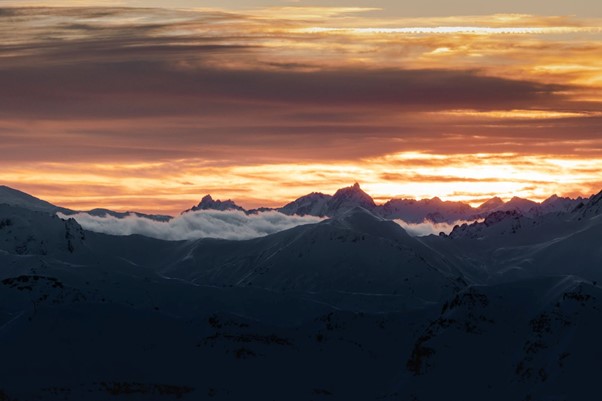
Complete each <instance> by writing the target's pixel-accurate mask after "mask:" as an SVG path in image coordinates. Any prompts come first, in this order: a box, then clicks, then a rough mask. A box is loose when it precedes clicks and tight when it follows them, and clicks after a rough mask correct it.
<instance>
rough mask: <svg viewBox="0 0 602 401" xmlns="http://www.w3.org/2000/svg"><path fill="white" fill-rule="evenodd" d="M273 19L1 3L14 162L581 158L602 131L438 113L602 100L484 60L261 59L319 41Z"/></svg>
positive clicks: (7, 153) (1, 96) (568, 122)
mask: <svg viewBox="0 0 602 401" xmlns="http://www.w3.org/2000/svg"><path fill="white" fill-rule="evenodd" d="M132 17H136V18H132ZM241 24H242V25H241ZM262 24H263V25H262ZM265 24H268V23H267V22H265V21H263V22H260V21H257V20H254V19H252V18H249V17H248V16H241V15H235V14H227V13H190V12H179V11H168V10H133V9H122V8H115V9H104V8H102V9H101V8H92V9H69V8H65V9H53V8H33V9H11V10H3V12H2V13H0V34H2V35H6V36H5V37H11V38H13V39H12V40H10V41H5V42H4V43H3V44H0V59H2V63H1V64H0V88H1V90H0V118H1V119H2V121H1V122H0V150H2V151H3V153H4V157H3V161H4V162H5V163H6V162H14V161H19V160H20V161H24V162H25V161H30V160H33V161H35V160H55V161H56V160H60V161H77V160H108V161H114V160H128V159H129V160H157V159H161V160H166V159H174V158H193V157H194V158H205V159H211V160H214V161H215V162H216V163H217V162H224V160H227V161H228V160H229V161H231V160H233V159H236V163H239V164H244V163H252V162H270V161H291V160H335V159H338V160H341V159H348V160H349V159H357V158H362V157H372V156H377V155H382V154H383V153H391V152H396V151H403V150H418V151H427V152H435V153H436V152H443V153H468V152H481V151H496V152H500V151H524V150H525V147H528V148H530V149H532V150H533V149H535V150H537V149H539V150H540V151H550V150H551V149H552V148H553V149H554V150H555V151H557V152H571V151H573V149H574V148H575V146H577V145H575V146H567V145H566V144H554V143H555V141H558V140H560V139H565V138H567V136H568V135H569V133H570V135H572V137H574V138H577V139H596V138H598V137H599V126H600V118H598V117H595V118H593V117H588V118H565V119H554V120H549V119H548V120H544V119H542V120H534V121H529V122H524V121H507V120H496V119H492V118H473V119H466V120H462V119H457V118H455V119H453V120H446V119H442V118H432V116H431V115H429V113H432V112H439V111H446V110H457V109H471V110H476V111H490V110H512V109H545V110H571V109H575V108H578V109H583V108H588V107H589V109H591V110H596V108H598V107H599V105H596V104H589V105H588V104H584V103H575V102H572V101H571V100H570V99H569V98H567V97H566V95H565V93H567V92H570V91H574V90H577V89H578V88H572V87H569V86H562V85H551V84H543V83H540V82H537V81H534V80H532V81H530V80H528V79H522V80H521V79H508V78H500V77H493V76H488V75H487V74H486V73H485V72H484V71H482V70H477V69H458V68H453V69H452V68H449V69H445V68H440V69H402V68H400V69H393V68H375V67H374V65H376V63H374V64H372V65H371V66H370V67H368V68H361V67H358V66H355V65H354V64H353V63H349V65H347V64H345V63H341V64H339V65H330V64H328V63H326V62H324V63H323V64H324V65H322V64H321V59H320V57H319V56H320V51H319V50H311V51H313V52H314V53H315V55H314V57H313V59H314V61H315V63H314V64H312V63H308V62H305V61H306V60H303V62H301V61H300V60H297V59H296V58H294V57H291V56H288V57H282V58H281V59H280V58H274V57H272V58H269V57H268V58H265V57H263V56H265V54H266V53H269V52H270V47H269V46H268V45H267V44H266V43H267V42H269V41H270V40H273V39H274V37H276V38H279V36H278V35H281V37H282V38H283V37H285V36H286V35H288V36H286V37H287V38H288V39H289V40H293V41H296V42H298V43H300V44H303V45H307V44H310V43H313V42H320V40H321V38H319V37H311V38H306V37H295V36H294V35H292V34H286V35H285V34H283V33H280V34H271V33H269V32H264V31H262V29H260V28H261V27H263V26H264V25H265ZM258 26H259V27H260V28H257V27H258ZM223 27H230V28H228V29H224V28H223ZM15 32H16V33H15ZM216 32H217V33H216ZM9 33H10V34H12V35H11V36H9ZM401 45H403V44H401ZM266 60H270V61H266ZM451 67H454V66H451ZM450 135H452V136H450ZM453 135H455V136H453Z"/></svg>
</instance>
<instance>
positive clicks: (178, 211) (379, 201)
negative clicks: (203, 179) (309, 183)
mask: <svg viewBox="0 0 602 401" xmlns="http://www.w3.org/2000/svg"><path fill="white" fill-rule="evenodd" d="M356 184H357V185H358V187H359V189H361V190H362V191H363V192H365V193H366V194H367V195H368V196H370V198H371V199H372V200H374V203H375V204H376V206H383V205H384V204H386V203H387V202H389V201H394V200H409V201H417V202H420V201H429V200H435V199H437V198H438V199H439V200H441V201H442V202H456V203H463V204H466V205H468V206H470V207H471V208H473V209H478V208H479V206H482V205H484V204H485V203H487V202H488V201H490V200H492V199H495V198H499V199H501V200H502V201H503V202H504V203H508V202H510V201H511V200H512V199H514V198H518V199H524V200H529V201H533V202H536V203H538V204H541V203H542V202H544V201H545V200H548V199H551V198H553V197H555V196H558V197H561V198H568V199H571V200H578V199H583V200H587V199H589V198H592V197H594V196H596V195H597V194H599V193H600V192H602V188H601V191H598V192H594V193H592V194H589V195H581V196H576V197H563V196H560V195H558V194H552V195H549V196H547V197H546V198H544V199H542V200H534V199H530V198H521V197H518V196H515V197H513V198H506V199H504V198H502V197H499V196H492V197H491V198H488V199H485V200H483V201H482V202H478V203H469V202H463V201H450V200H446V199H443V198H441V197H439V196H434V197H432V198H422V199H418V198H403V197H392V198H388V199H378V198H375V197H373V196H372V194H371V193H370V192H369V191H367V190H366V189H365V188H364V187H363V185H362V184H361V183H358V182H355V183H354V184H351V185H347V186H344V187H341V188H338V189H337V191H338V190H339V189H346V188H352V187H354V186H355V185H356ZM2 186H4V187H6V188H8V189H9V190H14V191H18V192H22V193H24V194H26V195H30V196H33V197H34V198H37V199H39V200H42V201H46V202H49V203H51V204H53V205H54V206H58V207H63V208H67V209H71V210H73V211H75V212H86V211H90V210H94V209H106V210H110V211H114V212H119V213H144V214H148V215H169V216H171V217H174V216H178V215H179V214H181V213H183V212H185V211H186V210H188V209H190V208H191V207H194V206H197V205H199V204H200V202H201V201H202V200H203V199H204V198H205V197H207V196H209V197H211V198H212V200H214V201H220V202H227V201H232V202H234V203H235V204H236V205H237V206H240V207H242V208H243V209H244V210H245V211H249V210H255V209H259V208H262V207H265V208H269V209H274V210H275V209H279V208H282V207H284V206H286V205H287V204H289V203H291V202H293V201H295V200H297V199H299V198H302V197H304V196H307V195H310V194H313V193H320V194H323V195H328V196H334V195H335V193H336V191H333V192H332V193H324V192H321V191H311V192H308V193H305V194H302V195H299V196H296V197H294V198H292V199H291V200H290V201H288V202H286V203H283V204H273V205H271V206H267V205H265V204H260V205H252V206H249V205H245V204H243V203H241V202H239V201H238V200H237V199H231V198H222V197H219V196H216V195H214V194H210V193H206V194H204V195H199V196H198V198H197V199H198V200H197V201H195V202H193V204H189V205H185V206H183V207H182V208H180V209H175V210H174V211H173V212H172V213H161V212H157V211H156V210H152V209H149V210H143V209H133V208H125V209H113V208H111V207H108V206H105V205H102V204H99V205H96V206H94V207H91V208H87V209H72V208H70V207H67V205H65V204H61V203H57V202H54V201H52V200H51V199H47V198H44V197H42V196H39V195H37V194H35V193H30V192H27V191H23V190H22V189H19V188H16V187H11V186H8V185H4V184H2V183H0V187H2ZM0 203H1V202H0Z"/></svg>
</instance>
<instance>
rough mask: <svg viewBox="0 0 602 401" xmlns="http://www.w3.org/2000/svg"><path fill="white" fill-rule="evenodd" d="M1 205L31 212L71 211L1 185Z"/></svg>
mask: <svg viewBox="0 0 602 401" xmlns="http://www.w3.org/2000/svg"><path fill="white" fill-rule="evenodd" d="M0 204H6V205H11V206H20V207H24V208H27V209H30V210H35V211H40V212H49V213H56V212H67V211H69V210H68V209H65V208H62V207H59V206H55V205H53V204H52V203H49V202H46V201H44V200H41V199H38V198H36V197H34V196H31V195H29V194H27V193H25V192H21V191H19V190H16V189H13V188H10V187H7V186H4V185H0Z"/></svg>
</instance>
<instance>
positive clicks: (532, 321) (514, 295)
mask: <svg viewBox="0 0 602 401" xmlns="http://www.w3.org/2000/svg"><path fill="white" fill-rule="evenodd" d="M600 319H602V289H601V288H600V287H597V286H595V285H592V284H591V283H589V282H585V281H583V280H580V279H578V278H576V277H545V278H537V279H532V280H526V281H521V282H515V283H508V284H502V285H497V286H489V287H481V286H476V287H469V288H466V289H464V290H462V291H460V292H459V293H458V294H457V295H456V296H455V297H454V298H453V299H451V300H450V301H449V302H448V303H446V304H444V305H443V307H442V311H441V314H440V315H439V316H437V317H436V318H434V319H433V320H432V321H431V323H430V324H429V325H428V326H427V327H426V328H425V329H424V330H423V331H422V333H421V334H419V335H418V336H417V339H416V342H415V344H414V347H413V350H412V352H411V355H410V357H409V358H408V359H407V362H406V376H405V378H404V379H402V383H403V385H400V386H399V387H398V392H397V396H398V397H399V398H398V399H404V400H411V399H416V400H437V399H442V398H441V396H442V394H445V398H448V399H462V400H469V401H472V400H474V401H477V400H528V399H532V400H553V399H565V400H581V399H593V398H592V394H594V393H596V392H597V390H596V389H595V385H593V381H595V377H597V376H598V375H599V374H600V373H601V372H602V369H601V368H600V367H599V366H598V362H597V355H596V352H598V351H599V350H600V346H599V345H598V342H599V340H598V339H599V336H600V335H602V325H601V324H600ZM493 344H495V346H492V345H493ZM460 361H461V362H460ZM459 364H460V365H459ZM459 366H461V369H458V367H459ZM485 366H486V367H487V369H484V367H485ZM433 383H436V384H437V386H434V385H433ZM441 389H444V390H443V391H442V390H441ZM558 395H562V396H558Z"/></svg>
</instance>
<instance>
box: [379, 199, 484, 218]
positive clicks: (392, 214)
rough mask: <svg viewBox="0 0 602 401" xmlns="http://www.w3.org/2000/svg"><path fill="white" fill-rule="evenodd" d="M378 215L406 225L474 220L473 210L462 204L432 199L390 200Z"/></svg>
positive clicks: (380, 209)
mask: <svg viewBox="0 0 602 401" xmlns="http://www.w3.org/2000/svg"><path fill="white" fill-rule="evenodd" d="M378 213H379V214H380V215H381V216H383V217H385V218H387V219H401V220H404V221H406V222H408V223H422V222H424V221H432V222H434V223H443V222H447V223H453V222H456V221H458V220H467V219H472V218H474V215H475V210H474V209H473V208H472V207H471V206H470V205H468V204H466V203H462V202H450V201H445V202H444V201H442V200H441V199H439V198H437V197H435V198H433V199H422V200H414V199H392V200H390V201H388V202H387V203H385V204H384V205H382V206H381V207H380V208H379V211H378Z"/></svg>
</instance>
